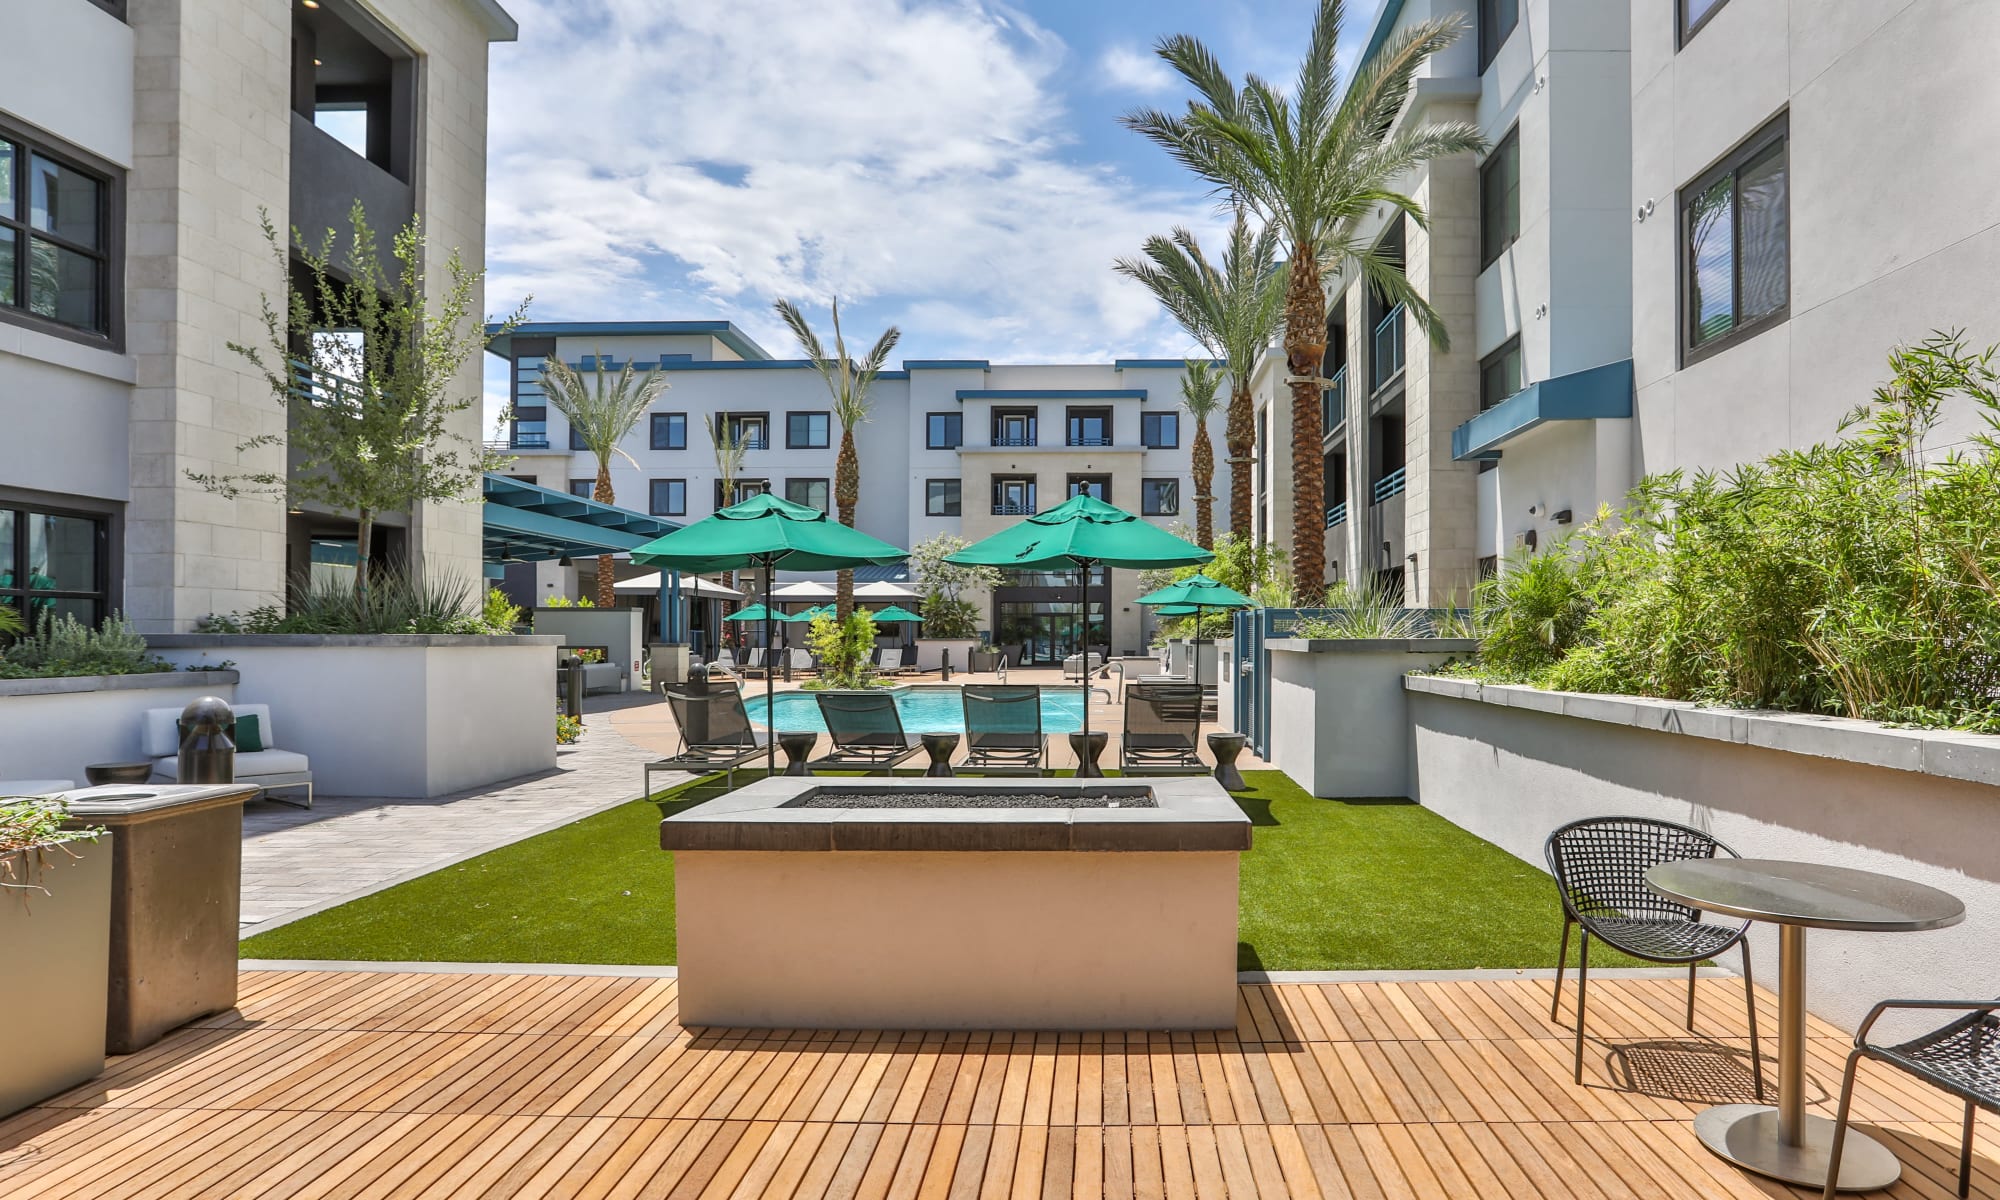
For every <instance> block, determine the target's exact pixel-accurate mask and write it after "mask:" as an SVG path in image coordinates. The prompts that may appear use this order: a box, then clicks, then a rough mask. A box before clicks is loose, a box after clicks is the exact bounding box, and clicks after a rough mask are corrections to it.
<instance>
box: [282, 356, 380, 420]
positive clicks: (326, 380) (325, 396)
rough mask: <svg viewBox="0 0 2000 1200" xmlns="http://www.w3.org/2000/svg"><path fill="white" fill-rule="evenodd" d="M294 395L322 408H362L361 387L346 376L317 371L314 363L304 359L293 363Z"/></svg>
mask: <svg viewBox="0 0 2000 1200" xmlns="http://www.w3.org/2000/svg"><path fill="white" fill-rule="evenodd" d="M291 367H292V394H293V395H295V396H298V397H299V398H300V399H303V400H308V401H310V402H312V403H313V404H315V405H319V406H322V407H325V406H329V405H331V406H335V407H342V406H345V407H351V408H359V407H360V406H361V401H362V394H361V385H360V384H358V383H356V382H355V381H354V380H352V379H349V378H347V377H346V376H344V375H335V374H334V373H333V372H331V371H315V370H314V369H313V365H312V363H310V362H308V361H307V360H305V359H303V358H295V359H293V360H292V361H291Z"/></svg>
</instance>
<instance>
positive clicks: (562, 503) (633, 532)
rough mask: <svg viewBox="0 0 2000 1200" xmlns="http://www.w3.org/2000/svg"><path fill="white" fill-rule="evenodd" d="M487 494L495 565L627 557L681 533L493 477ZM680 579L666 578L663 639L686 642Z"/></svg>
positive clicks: (487, 541)
mask: <svg viewBox="0 0 2000 1200" xmlns="http://www.w3.org/2000/svg"><path fill="white" fill-rule="evenodd" d="M481 490H482V492H483V493H484V496H485V505H484V507H483V508H482V510H481V526H482V529H481V543H482V550H483V557H484V558H485V560H486V562H487V563H488V564H489V566H492V567H494V568H495V569H497V567H498V566H499V565H500V564H505V563H513V562H549V561H552V560H554V559H559V558H595V557H597V556H598V555H601V554H624V553H627V552H629V551H631V550H634V549H636V548H638V547H640V546H643V545H645V544H646V543H647V542H649V541H652V540H654V539H655V538H659V537H663V536H665V535H667V534H669V533H672V532H674V531H675V530H678V529H680V528H681V525H680V523H679V522H678V521H663V520H661V519H660V518H658V517H654V516H648V515H647V514H645V513H638V512H633V511H632V510H631V509H629V508H619V507H618V506H616V505H613V504H603V503H600V502H598V501H596V500H586V499H584V498H583V497H581V496H572V495H570V494H569V493H568V492H558V491H555V490H553V489H551V488H545V487H538V486H536V485H535V484H532V483H524V482H522V481H521V480H519V479H509V478H508V477H507V476H505V475H495V474H492V473H488V474H487V476H486V478H485V479H484V480H483V481H482V484H481ZM679 621H680V575H679V573H678V572H662V573H661V576H660V638H661V640H662V641H667V642H676V641H679V640H681V639H680V634H679Z"/></svg>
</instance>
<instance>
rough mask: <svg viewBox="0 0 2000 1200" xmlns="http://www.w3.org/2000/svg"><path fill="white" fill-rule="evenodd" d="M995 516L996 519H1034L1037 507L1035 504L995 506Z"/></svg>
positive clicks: (1002, 504) (1003, 504)
mask: <svg viewBox="0 0 2000 1200" xmlns="http://www.w3.org/2000/svg"><path fill="white" fill-rule="evenodd" d="M993 515H994V516H996V517H1032V516H1034V515H1035V506H1034V505H1033V504H1008V503H1001V504H995V505H994V506H993Z"/></svg>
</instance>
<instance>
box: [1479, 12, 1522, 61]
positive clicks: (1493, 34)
mask: <svg viewBox="0 0 2000 1200" xmlns="http://www.w3.org/2000/svg"><path fill="white" fill-rule="evenodd" d="M1520 21H1521V4H1520V0H1479V69H1480V70H1481V71H1484V70H1486V68H1487V67H1488V66H1490V65H1492V63H1493V56H1494V55H1496V54H1498V53H1500V47H1502V46H1504V45H1506V44H1507V38H1508V35H1510V34H1512V33H1513V32H1514V26H1516V25H1518V24H1519V23H1520Z"/></svg>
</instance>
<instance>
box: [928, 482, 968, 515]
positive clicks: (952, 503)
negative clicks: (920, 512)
mask: <svg viewBox="0 0 2000 1200" xmlns="http://www.w3.org/2000/svg"><path fill="white" fill-rule="evenodd" d="M959 509H960V493H959V481H958V480H956V479H926V480H924V515H925V516H927V517H956V516H958V515H959Z"/></svg>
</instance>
